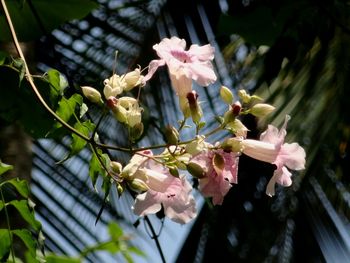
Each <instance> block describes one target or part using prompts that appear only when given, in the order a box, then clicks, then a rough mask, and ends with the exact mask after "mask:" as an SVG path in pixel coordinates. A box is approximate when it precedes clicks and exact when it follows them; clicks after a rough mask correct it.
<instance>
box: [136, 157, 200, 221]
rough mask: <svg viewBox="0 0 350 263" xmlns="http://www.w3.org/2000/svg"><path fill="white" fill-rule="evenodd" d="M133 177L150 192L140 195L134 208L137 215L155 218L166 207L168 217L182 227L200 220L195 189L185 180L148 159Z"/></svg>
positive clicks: (183, 177)
mask: <svg viewBox="0 0 350 263" xmlns="http://www.w3.org/2000/svg"><path fill="white" fill-rule="evenodd" d="M149 153H150V151H147V154H148V155H150V154H149ZM146 158H147V157H146ZM133 177H134V178H137V179H140V180H143V181H144V183H145V184H146V185H147V186H148V190H147V191H146V192H144V193H141V194H138V195H137V197H136V199H135V203H134V205H133V208H132V209H133V211H134V213H135V214H137V215H139V216H144V215H148V214H155V213H157V212H158V211H160V210H161V208H162V207H163V208H164V213H165V215H166V216H167V217H169V218H170V219H171V220H173V221H175V222H177V223H180V224H185V223H187V222H189V221H190V220H191V219H193V218H195V217H196V215H197V211H196V203H195V199H194V197H193V196H192V194H191V191H192V186H191V184H190V183H189V182H188V181H187V180H186V178H185V176H183V175H180V176H179V177H178V178H177V177H174V176H172V175H171V174H170V173H169V171H168V169H166V168H164V167H163V166H162V165H161V164H159V163H157V162H155V161H154V160H152V159H148V160H146V161H143V162H142V163H141V164H140V166H139V168H138V170H137V171H136V172H135V174H134V175H133Z"/></svg>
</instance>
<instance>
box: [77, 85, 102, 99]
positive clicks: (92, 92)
mask: <svg viewBox="0 0 350 263" xmlns="http://www.w3.org/2000/svg"><path fill="white" fill-rule="evenodd" d="M81 89H82V92H83V94H84V96H85V97H86V98H87V99H88V100H89V101H91V102H93V103H100V102H101V93H100V92H99V91H98V90H96V89H94V88H92V87H88V86H83V87H81Z"/></svg>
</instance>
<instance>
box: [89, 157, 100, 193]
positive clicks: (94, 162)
mask: <svg viewBox="0 0 350 263" xmlns="http://www.w3.org/2000/svg"><path fill="white" fill-rule="evenodd" d="M101 172H102V170H101V164H100V162H99V160H98V158H97V156H96V154H95V153H93V154H92V156H91V159H90V164H89V176H90V178H91V182H92V186H93V187H95V185H96V181H97V178H98V176H99V174H101Z"/></svg>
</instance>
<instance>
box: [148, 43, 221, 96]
mask: <svg viewBox="0 0 350 263" xmlns="http://www.w3.org/2000/svg"><path fill="white" fill-rule="evenodd" d="M185 48H186V41H185V40H184V39H180V38H178V37H172V38H170V39H169V38H164V39H163V40H162V41H161V42H160V43H159V44H156V45H154V46H153V49H154V50H156V52H157V54H158V56H159V57H160V59H158V60H152V61H151V62H150V64H149V68H148V74H147V75H146V76H145V78H144V81H147V80H149V79H150V78H151V77H152V76H153V74H154V73H155V72H156V70H157V69H158V67H160V66H164V65H167V66H168V69H169V73H170V78H171V81H172V84H173V86H174V89H175V91H176V93H177V94H178V95H179V96H186V94H187V93H188V92H190V91H191V89H192V87H191V86H192V84H191V81H189V80H191V79H193V80H194V81H196V82H197V83H198V84H199V85H201V86H208V85H209V84H211V83H213V82H214V81H215V80H216V75H215V72H214V70H213V65H212V63H211V60H213V58H214V48H213V47H212V46H211V45H209V44H207V45H204V46H198V45H196V44H195V45H191V46H190V48H189V50H185Z"/></svg>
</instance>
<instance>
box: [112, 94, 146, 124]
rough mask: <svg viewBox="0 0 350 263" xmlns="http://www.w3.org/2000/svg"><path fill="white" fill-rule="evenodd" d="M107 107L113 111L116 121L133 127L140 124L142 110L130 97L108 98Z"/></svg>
mask: <svg viewBox="0 0 350 263" xmlns="http://www.w3.org/2000/svg"><path fill="white" fill-rule="evenodd" d="M107 105H108V107H109V108H110V109H111V110H112V111H113V113H114V116H115V117H116V119H117V120H118V121H120V122H121V123H124V124H126V125H128V126H129V127H134V126H135V125H138V124H140V123H141V118H142V116H141V115H142V112H143V108H142V107H140V105H139V103H138V101H137V100H136V99H134V98H132V97H121V98H118V99H117V98H115V97H109V99H108V100H107Z"/></svg>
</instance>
